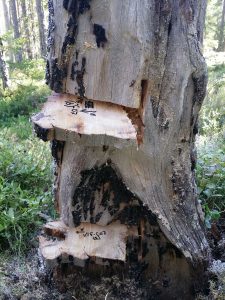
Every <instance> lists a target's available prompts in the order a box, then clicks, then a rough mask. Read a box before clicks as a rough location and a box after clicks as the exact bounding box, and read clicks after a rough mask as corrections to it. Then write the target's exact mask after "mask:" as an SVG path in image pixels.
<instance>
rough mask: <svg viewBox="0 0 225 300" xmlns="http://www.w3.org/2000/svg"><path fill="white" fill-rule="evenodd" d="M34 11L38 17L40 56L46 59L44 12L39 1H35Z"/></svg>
mask: <svg viewBox="0 0 225 300" xmlns="http://www.w3.org/2000/svg"><path fill="white" fill-rule="evenodd" d="M36 11H37V16H38V28H39V39H40V49H41V56H42V57H46V54H47V52H46V51H47V45H46V36H45V27H44V11H43V7H42V1H41V0H36Z"/></svg>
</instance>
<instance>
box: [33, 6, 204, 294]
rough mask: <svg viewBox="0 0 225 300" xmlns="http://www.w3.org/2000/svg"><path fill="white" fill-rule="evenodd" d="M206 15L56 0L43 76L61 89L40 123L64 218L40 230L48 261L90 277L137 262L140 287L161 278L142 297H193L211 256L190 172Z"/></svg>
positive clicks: (189, 9) (193, 9) (192, 9)
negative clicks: (69, 263)
mask: <svg viewBox="0 0 225 300" xmlns="http://www.w3.org/2000/svg"><path fill="white" fill-rule="evenodd" d="M205 9H206V3H205V1H203V0H202V1H188V0H184V1H166V0H165V1H155V0H135V1H128V0H126V1H119V0H115V1H110V0H106V1H104V4H103V3H102V2H101V1H100V0H93V1H91V0H87V1H79V0H77V1H63V2H62V1H61V0H55V1H49V13H50V18H49V36H48V42H49V44H48V48H49V50H50V52H49V56H48V61H47V71H46V80H47V83H48V84H49V86H50V87H51V89H52V90H53V91H55V92H56V93H53V94H52V96H50V97H49V100H48V102H47V103H46V104H45V106H44V108H43V110H42V112H41V113H39V114H38V115H36V116H35V117H33V122H34V124H35V130H36V132H37V134H38V136H39V137H40V138H42V139H43V140H52V153H53V157H54V158H55V162H56V170H55V175H56V178H55V185H54V187H55V199H56V204H57V207H58V210H59V213H60V221H58V222H53V223H50V224H48V225H46V227H45V233H46V234H47V235H50V236H53V237H56V238H58V241H57V242H56V241H55V240H53V241H50V240H48V239H46V238H45V237H44V236H43V237H41V238H40V247H41V251H42V254H43V255H44V257H45V258H46V259H47V260H55V259H56V258H57V257H63V258H64V259H65V257H66V255H68V257H69V258H70V257H71V256H72V258H73V262H74V264H75V265H79V266H84V267H85V268H84V269H85V270H86V271H89V269H92V268H89V267H90V266H91V265H92V263H93V262H94V263H95V264H100V265H104V264H105V263H106V262H108V261H110V263H109V264H110V266H111V268H110V270H111V271H112V270H113V269H114V267H115V265H116V264H117V262H118V261H121V262H122V265H121V264H120V272H122V273H123V274H125V275H124V276H126V275H127V274H130V273H129V272H128V270H130V267H131V266H133V265H135V268H136V269H135V270H136V271H135V272H136V274H137V273H138V278H142V279H141V280H142V283H143V282H144V281H145V280H148V281H147V282H148V283H149V282H152V283H153V282H158V283H159V286H157V287H156V286H154V284H150V283H149V284H147V285H146V286H145V287H146V289H147V290H148V291H149V293H147V295H148V296H146V298H144V299H165V298H166V297H168V299H180V298H181V297H182V298H183V299H194V298H193V297H194V291H193V286H195V292H196V287H197V286H198V283H199V286H201V285H202V281H203V278H202V277H201V275H202V274H203V273H204V267H205V266H206V265H207V263H208V262H209V260H210V251H209V247H208V243H207V240H206V238H205V234H204V229H203V225H202V211H201V207H200V205H199V204H198V200H197V192H196V184H195V171H194V169H195V162H196V155H195V147H194V141H195V135H196V133H197V127H198V125H197V122H198V112H199V109H200V107H201V104H202V102H203V99H204V97H205V90H206V84H207V73H206V72H207V71H206V65H205V61H204V59H203V57H202V53H201V49H200V47H201V43H202V33H203V27H204V18H205ZM58 93H60V94H58ZM112 237H113V238H114V239H113V238H112ZM84 262H86V263H85V264H84ZM87 262H88V263H87ZM113 262H114V263H113ZM103 269H104V266H103ZM103 273H104V272H103ZM144 278H145V279H144ZM165 278H167V279H165ZM165 280H166V282H167V283H166V284H164V283H165ZM199 280H200V281H199ZM165 286H166V287H165ZM150 295H151V297H153V298H151V297H150ZM154 295H157V297H156V296H155V298H154Z"/></svg>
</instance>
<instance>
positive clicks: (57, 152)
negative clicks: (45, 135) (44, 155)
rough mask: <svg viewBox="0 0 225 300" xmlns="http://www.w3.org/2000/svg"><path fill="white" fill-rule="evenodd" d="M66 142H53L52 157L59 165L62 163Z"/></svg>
mask: <svg viewBox="0 0 225 300" xmlns="http://www.w3.org/2000/svg"><path fill="white" fill-rule="evenodd" d="M64 145H65V142H62V141H57V140H53V141H52V143H51V152H52V156H53V158H54V160H55V162H56V164H57V165H60V164H61V163H62V153H63V148H64Z"/></svg>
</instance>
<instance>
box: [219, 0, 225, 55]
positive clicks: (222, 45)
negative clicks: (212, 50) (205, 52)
mask: <svg viewBox="0 0 225 300" xmlns="http://www.w3.org/2000/svg"><path fill="white" fill-rule="evenodd" d="M224 25H225V0H224V1H223V10H222V16H221V22H220V26H219V36H218V47H217V51H225V40H224Z"/></svg>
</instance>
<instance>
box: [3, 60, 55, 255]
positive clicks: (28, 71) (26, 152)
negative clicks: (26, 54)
mask: <svg viewBox="0 0 225 300" xmlns="http://www.w3.org/2000/svg"><path fill="white" fill-rule="evenodd" d="M40 66H41V70H40ZM43 66H44V64H43V62H42V61H30V62H27V61H25V62H24V63H23V64H21V65H17V66H16V68H15V66H14V67H13V69H14V70H15V71H12V78H14V77H15V78H17V81H20V84H19V85H18V84H15V83H14V84H13V85H12V86H13V87H14V86H15V87H14V88H11V89H10V90H6V91H4V92H2V95H1V96H0V119H1V125H0V162H1V163H0V247H1V248H3V249H7V248H10V250H12V251H13V252H17V253H19V252H21V251H24V250H25V249H26V247H27V246H29V245H31V243H30V241H31V240H32V237H33V235H34V234H35V231H36V230H37V228H39V227H40V224H41V222H42V220H41V218H40V217H39V213H40V212H41V211H42V212H44V213H46V214H48V215H52V214H54V209H53V204H52V195H51V177H52V176H51V169H50V168H51V158H50V150H49V145H48V144H45V143H44V142H41V141H40V140H39V139H37V138H36V137H35V136H34V135H33V134H32V125H31V123H30V121H29V118H30V115H31V114H32V113H34V112H35V111H36V110H38V109H40V104H41V103H42V102H43V101H44V99H45V98H46V96H47V94H48V93H49V91H48V88H47V87H46V86H45V85H44V84H43V82H42V81H41V82H40V79H42V78H43V71H44V67H43Z"/></svg>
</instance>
